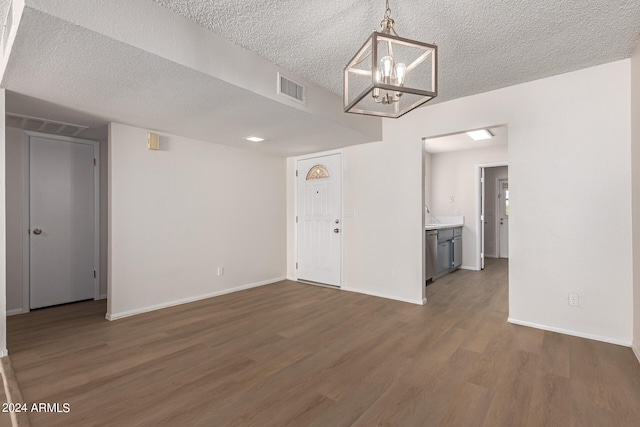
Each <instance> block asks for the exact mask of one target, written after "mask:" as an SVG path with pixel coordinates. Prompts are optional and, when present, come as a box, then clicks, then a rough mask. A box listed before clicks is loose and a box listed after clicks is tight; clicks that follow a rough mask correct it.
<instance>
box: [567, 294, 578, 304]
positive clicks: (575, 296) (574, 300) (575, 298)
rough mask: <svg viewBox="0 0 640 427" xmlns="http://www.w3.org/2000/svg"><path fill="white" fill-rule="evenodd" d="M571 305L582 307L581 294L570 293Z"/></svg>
mask: <svg viewBox="0 0 640 427" xmlns="http://www.w3.org/2000/svg"><path fill="white" fill-rule="evenodd" d="M569 305H570V306H571V307H580V295H578V294H569Z"/></svg>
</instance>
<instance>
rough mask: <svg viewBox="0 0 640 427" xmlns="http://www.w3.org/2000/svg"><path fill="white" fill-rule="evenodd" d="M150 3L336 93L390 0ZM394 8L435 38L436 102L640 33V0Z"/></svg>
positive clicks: (403, 24) (571, 65)
mask: <svg viewBox="0 0 640 427" xmlns="http://www.w3.org/2000/svg"><path fill="white" fill-rule="evenodd" d="M153 1H154V2H156V3H158V4H160V5H162V6H164V7H166V8H168V9H170V10H172V11H174V12H176V13H178V14H180V15H182V16H184V17H186V18H188V19H191V20H192V21H194V22H196V23H198V24H199V25H202V26H203V27H205V28H207V29H209V30H211V31H213V32H214V33H216V34H219V35H221V36H223V37H225V38H227V39H228V40H230V41H232V42H233V43H235V44H237V45H239V46H242V47H244V48H246V49H248V50H251V51H254V52H256V53H257V54H259V55H260V56H262V57H264V58H266V59H268V60H270V61H271V62H274V63H275V64H277V65H280V66H282V67H284V68H286V69H288V70H290V71H292V72H293V73H295V74H297V75H299V76H302V77H304V78H306V79H308V80H310V81H312V82H314V83H316V84H318V85H319V86H321V87H324V88H326V89H328V90H330V91H331V92H334V93H336V94H341V93H342V70H343V68H344V66H345V65H346V63H347V62H348V61H349V60H350V59H351V57H352V56H353V54H354V53H355V52H356V50H357V49H358V48H359V47H360V46H361V45H362V43H363V42H364V41H365V39H366V38H367V37H368V36H369V34H370V33H371V31H372V30H378V29H379V23H380V20H381V19H382V17H383V14H384V9H385V2H384V0H376V1H371V0H369V1H362V0H325V1H317V0H311V1H300V0H281V1H275V0H261V1H238V0H153ZM390 6H391V11H392V17H393V18H394V20H395V22H396V26H395V28H396V31H397V32H398V34H400V35H401V36H402V37H406V38H410V39H415V40H420V41H424V42H428V43H436V44H437V45H438V48H439V52H438V53H439V61H440V64H439V73H440V74H439V97H438V98H437V99H436V100H437V101H444V100H448V99H455V98H459V97H463V96H468V95H472V94H476V93H481V92H486V91H489V90H493V89H498V88H501V87H506V86H511V85H514V84H518V83H523V82H526V81H531V80H536V79H540V78H544V77H548V76H552V75H556V74H561V73H565V72H569V71H573V70H578V69H581V68H586V67H590V66H594V65H598V64H603V63H606V62H611V61H615V60H619V59H623V58H627V57H629V56H630V55H631V52H632V50H633V47H634V45H635V43H636V42H637V40H638V38H639V36H640V24H639V23H640V1H638V0H531V1H509V0H487V1H476V0H459V1H448V0H391V2H390ZM594 93H596V92H594ZM434 101H435V100H434Z"/></svg>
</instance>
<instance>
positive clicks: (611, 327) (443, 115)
mask: <svg viewBox="0 0 640 427" xmlns="http://www.w3.org/2000/svg"><path fill="white" fill-rule="evenodd" d="M630 65H631V61H630V60H622V61H617V62H613V63H608V64H604V65H600V66H597V67H592V68H588V69H584V70H580V71H576V72H572V73H567V74H562V75H559V76H555V77H551V78H547V79H542V80H538V81H534V82H529V83H526V84H521V85H517V86H512V87H508V88H504V89H500V90H496V91H492V92H487V93H483V94H479V95H476V96H471V97H467V98H461V99H457V100H454V101H449V102H444V103H440V104H435V105H431V106H428V107H424V108H420V109H418V110H416V111H414V112H412V113H411V114H408V115H406V116H404V117H403V118H401V119H399V120H396V121H388V120H387V121H385V122H384V135H385V137H386V136H387V135H390V134H393V135H396V136H397V138H396V140H395V141H394V143H395V146H396V147H398V154H397V155H396V156H395V157H394V159H393V160H394V161H396V162H404V163H405V164H404V167H405V168H406V169H412V171H403V174H411V173H413V172H414V169H416V170H417V169H418V165H416V164H415V162H414V159H413V157H412V155H413V154H412V153H411V152H409V151H408V150H406V149H404V148H401V147H404V146H405V144H413V143H414V142H415V141H420V140H421V138H423V137H433V136H438V135H445V134H450V133H456V132H460V131H463V130H467V129H477V128H482V127H487V126H493V125H497V124H506V125H508V127H509V185H510V190H511V200H510V201H511V206H510V210H511V212H510V213H511V218H510V248H509V249H510V259H509V264H510V265H509V316H510V319H511V321H513V322H517V323H522V324H527V325H531V326H536V327H540V328H545V329H553V330H559V331H562V332H567V333H570V334H575V335H581V336H586V337H591V338H596V339H601V340H605V341H611V342H617V343H622V344H630V343H631V340H632V324H633V303H632V298H633V292H632V291H633V285H632V259H631V253H632V252H631V250H632V241H631V233H630V230H629V228H630V226H631V197H630V196H631V167H630V166H631V162H630V161H629V154H630V152H631V135H630V129H631V123H630V117H631V112H630V104H631V99H630V94H629V84H630V69H631V67H630ZM400 153H402V154H400ZM434 185H435V183H434ZM365 191H366V188H365ZM414 197H415V199H416V200H415V202H414V204H418V199H419V198H420V196H414ZM406 204H407V206H408V205H410V204H411V201H409V200H407V202H406ZM381 205H384V203H381ZM612 206H615V209H612V208H611V207H612ZM394 214H396V213H395V212H394ZM388 218H390V221H392V222H394V223H395V222H398V220H399V219H400V218H403V219H404V220H406V221H409V220H411V221H414V222H415V223H418V222H419V218H416V217H412V218H406V217H405V216H404V215H403V216H392V215H389V216H388ZM380 244H381V245H384V244H385V242H384V241H382V242H381V243H380ZM412 245H413V242H406V243H405V244H403V248H404V250H403V252H406V251H408V250H411V249H410V248H412V247H413V246H412ZM569 292H576V293H579V294H580V297H581V306H580V307H579V308H575V307H569V306H568V304H567V297H568V293H569Z"/></svg>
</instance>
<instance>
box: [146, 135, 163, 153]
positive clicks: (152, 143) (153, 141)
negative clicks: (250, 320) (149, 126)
mask: <svg viewBox="0 0 640 427" xmlns="http://www.w3.org/2000/svg"><path fill="white" fill-rule="evenodd" d="M147 149H149V150H159V149H160V136H159V135H157V134H155V133H150V134H149V135H148V136H147Z"/></svg>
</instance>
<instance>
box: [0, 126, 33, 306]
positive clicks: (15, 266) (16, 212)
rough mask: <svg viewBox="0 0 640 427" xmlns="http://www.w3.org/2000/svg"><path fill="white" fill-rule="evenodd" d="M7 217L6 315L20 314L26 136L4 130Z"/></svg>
mask: <svg viewBox="0 0 640 427" xmlns="http://www.w3.org/2000/svg"><path fill="white" fill-rule="evenodd" d="M5 138H6V139H5V153H6V187H5V188H6V197H7V206H6V208H5V212H6V216H7V217H6V218H7V222H6V224H7V313H8V314H12V313H21V312H22V306H23V305H22V295H23V293H22V281H23V274H22V272H23V246H24V245H23V239H24V233H23V230H24V226H23V218H24V212H23V199H24V197H23V192H24V185H25V183H24V161H25V160H24V152H25V147H26V144H27V141H28V139H27V134H26V133H25V132H24V131H23V130H20V129H16V128H11V127H7V128H6V132H5Z"/></svg>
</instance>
